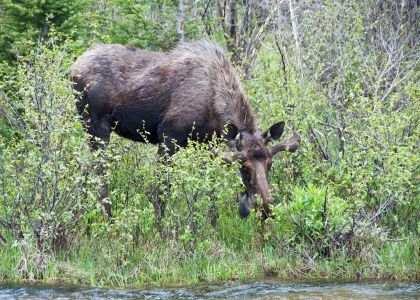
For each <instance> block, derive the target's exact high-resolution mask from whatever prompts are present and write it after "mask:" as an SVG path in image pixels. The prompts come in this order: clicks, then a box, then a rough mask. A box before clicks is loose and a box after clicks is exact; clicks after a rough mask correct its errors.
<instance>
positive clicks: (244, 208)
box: [239, 192, 251, 218]
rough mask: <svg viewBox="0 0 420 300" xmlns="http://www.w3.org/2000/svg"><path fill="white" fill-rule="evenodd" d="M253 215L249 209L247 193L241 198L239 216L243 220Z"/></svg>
mask: <svg viewBox="0 0 420 300" xmlns="http://www.w3.org/2000/svg"><path fill="white" fill-rule="evenodd" d="M250 213H251V210H250V209H249V195H248V193H247V192H245V193H244V194H243V196H242V198H241V202H240V203H239V215H240V216H241V217H242V218H246V217H248V216H249V214H250Z"/></svg>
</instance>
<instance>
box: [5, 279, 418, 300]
mask: <svg viewBox="0 0 420 300" xmlns="http://www.w3.org/2000/svg"><path fill="white" fill-rule="evenodd" d="M0 299H60V300H64V299H293V300H294V299H384V300H387V299H420V283H404V282H385V281H362V282H326V281H312V282H281V281H254V282H247V283H225V284H214V285H206V286H197V287H188V288H182V287H176V288H155V289H102V288H80V287H75V286H58V285H53V286H51V285H49V286H46V285H2V284H0Z"/></svg>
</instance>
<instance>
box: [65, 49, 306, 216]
mask: <svg viewBox="0 0 420 300" xmlns="http://www.w3.org/2000/svg"><path fill="white" fill-rule="evenodd" d="M70 77H71V80H72V82H73V83H74V89H75V90H76V91H78V92H79V93H80V94H79V95H78V97H79V98H78V101H77V109H78V112H79V114H80V115H81V116H82V118H83V120H84V123H85V125H86V127H87V130H88V132H89V134H90V135H91V136H93V137H96V138H99V139H101V140H102V141H104V142H105V143H106V142H108V141H109V137H110V133H111V131H112V130H113V131H115V132H116V133H117V134H119V135H121V136H123V137H125V138H129V139H132V140H134V141H140V142H145V141H146V140H147V141H148V142H150V143H155V144H159V146H160V147H159V151H160V152H161V153H162V152H163V151H164V150H165V149H166V150H168V151H169V153H170V154H172V153H174V151H175V147H174V143H176V144H177V145H179V146H185V145H186V144H187V141H188V139H189V138H192V139H193V140H194V139H195V140H198V141H206V140H207V139H209V138H211V137H212V135H213V134H216V135H218V136H222V135H223V132H224V129H225V128H226V125H227V124H230V125H229V126H228V128H229V129H228V131H227V134H226V135H225V137H226V139H227V140H228V141H230V143H229V145H230V146H231V148H232V150H233V151H234V152H233V153H232V154H231V155H230V160H233V159H241V161H242V169H241V174H242V178H243V181H244V184H245V186H246V189H247V192H246V193H245V195H244V197H242V201H241V204H240V209H239V212H240V214H241V215H242V216H247V215H248V214H249V204H252V205H253V207H256V195H259V196H261V198H262V199H263V202H264V204H263V210H264V211H265V212H266V213H265V214H264V215H265V216H266V215H267V214H268V211H269V209H270V208H269V205H270V203H271V200H270V193H269V186H268V169H269V167H270V165H271V158H272V156H273V155H274V154H275V153H277V152H278V151H283V150H289V151H294V150H296V148H297V146H298V145H299V141H300V138H299V136H298V135H297V134H295V135H294V137H293V138H292V139H291V140H289V141H286V142H283V143H280V144H278V145H276V146H274V147H273V148H272V149H268V148H267V144H268V142H269V141H273V140H276V139H278V138H279V137H280V136H281V134H282V132H283V128H284V122H279V123H276V124H274V125H273V126H272V127H271V128H270V129H269V130H268V131H266V132H264V133H261V132H259V129H258V127H257V124H256V118H255V116H254V113H253V112H252V109H251V107H250V104H249V102H248V100H247V98H246V97H245V94H244V92H243V90H242V88H241V85H240V81H239V77H238V75H237V72H236V70H235V69H234V67H233V65H232V64H231V62H230V60H229V59H228V58H227V57H226V56H225V55H224V53H223V51H222V50H221V49H220V48H219V47H218V46H217V45H216V44H215V43H212V42H209V41H199V42H192V43H182V44H179V45H178V46H177V47H175V48H174V49H173V50H171V51H169V52H166V53H160V52H150V51H144V50H140V49H136V48H133V47H127V46H123V45H102V44H101V45H96V46H94V47H92V48H91V49H89V50H88V51H86V52H85V53H84V54H83V55H82V56H81V57H80V58H79V59H78V60H77V61H76V62H75V63H74V64H73V65H72V67H71V72H70ZM92 146H93V147H94V148H97V147H98V146H99V145H98V144H97V141H95V139H93V140H92Z"/></svg>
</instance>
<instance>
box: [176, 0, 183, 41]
mask: <svg viewBox="0 0 420 300" xmlns="http://www.w3.org/2000/svg"><path fill="white" fill-rule="evenodd" d="M177 33H178V36H179V41H180V42H184V0H179V4H178V14H177Z"/></svg>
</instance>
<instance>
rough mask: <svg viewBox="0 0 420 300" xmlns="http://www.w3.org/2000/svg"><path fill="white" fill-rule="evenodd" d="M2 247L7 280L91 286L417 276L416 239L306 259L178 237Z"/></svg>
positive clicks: (1, 270)
mask: <svg viewBox="0 0 420 300" xmlns="http://www.w3.org/2000/svg"><path fill="white" fill-rule="evenodd" d="M10 242H11V241H9V243H8V245H7V246H6V247H2V248H1V249H0V257H1V258H0V278H1V280H2V282H8V283H23V282H37V283H48V284H53V283H66V284H77V285H83V286H92V287H139V286H168V285H195V284H198V283H203V282H230V281H238V280H239V281H244V280H260V279H264V278H273V279H276V280H284V279H300V280H308V279H329V280H337V279H346V280H364V279H391V280H408V281H416V280H419V278H420V272H419V250H418V249H419V247H418V246H419V242H418V241H416V240H415V239H405V240H400V241H387V242H385V243H384V244H383V247H382V248H381V249H369V251H366V252H365V253H360V255H355V256H354V257H349V256H348V255H346V254H345V253H344V252H342V253H340V252H336V253H332V255H331V256H330V257H328V258H326V257H309V256H305V252H303V251H302V252H298V250H297V249H287V248H285V249H275V248H273V247H272V246H269V245H266V246H265V247H262V248H260V249H256V248H254V249H253V248H248V249H240V250H235V249H233V248H228V247H226V246H223V245H222V244H211V243H208V244H207V245H200V246H199V247H197V249H196V250H195V253H194V254H191V253H188V252H187V251H185V249H184V247H183V246H182V245H180V244H178V243H176V242H175V241H169V242H167V243H148V244H142V245H138V246H137V247H136V248H133V249H131V250H130V251H129V252H128V254H127V255H126V256H124V257H123V256H120V255H116V254H115V253H113V251H115V249H114V250H113V247H112V246H111V247H101V246H100V245H104V244H106V243H105V241H102V242H99V241H89V242H87V241H85V243H83V244H81V245H80V246H79V248H78V249H77V250H75V249H73V250H68V251H59V252H57V253H56V254H52V253H48V252H44V253H40V252H39V251H37V250H36V248H35V247H28V244H27V245H26V246H25V247H23V246H22V245H21V244H19V243H10Z"/></svg>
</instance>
